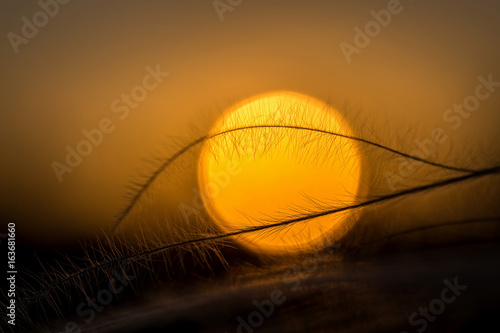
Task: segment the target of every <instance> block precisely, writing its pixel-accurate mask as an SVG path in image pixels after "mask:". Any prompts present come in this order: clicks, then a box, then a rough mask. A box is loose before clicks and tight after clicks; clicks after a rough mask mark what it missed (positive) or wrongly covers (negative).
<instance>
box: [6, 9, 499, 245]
mask: <svg viewBox="0 0 500 333" xmlns="http://www.w3.org/2000/svg"><path fill="white" fill-rule="evenodd" d="M401 5H402V6H403V8H404V9H403V10H402V12H401V13H399V14H397V15H394V17H393V18H392V21H391V23H390V24H389V25H388V26H387V27H385V28H383V29H382V30H381V32H380V35H378V36H376V37H373V39H372V40H371V42H370V45H368V46H367V47H366V48H363V49H362V50H361V52H360V53H359V54H355V55H353V57H352V62H351V63H349V64H348V63H347V62H346V59H345V57H344V55H343V53H342V51H341V49H340V47H339V44H340V43H342V42H346V43H353V40H354V37H355V31H354V30H353V29H354V27H356V26H359V27H363V26H364V25H365V24H366V23H367V22H369V21H370V20H373V17H372V16H371V15H370V11H372V10H375V11H379V10H383V9H385V8H387V1H362V2H356V3H355V4H353V3H352V2H350V1H343V2H332V1H319V0H317V1H284V0H282V1H264V0H261V1H243V3H242V4H241V5H239V6H237V7H236V8H234V10H233V11H232V12H227V13H225V19H224V21H223V22H221V21H220V19H219V17H218V15H217V13H216V11H215V9H214V7H213V5H212V1H177V2H165V1H150V0H148V1H128V0H127V1H117V0H112V1H106V2H102V1H85V2H81V1H80V2H78V1H73V2H69V3H68V4H66V5H61V6H60V8H59V12H58V13H57V14H56V15H55V16H54V17H51V18H50V19H49V23H48V24H47V25H46V26H44V27H42V28H40V29H39V31H38V33H37V35H36V36H35V37H33V38H32V39H30V40H29V42H28V43H27V44H25V45H24V44H23V45H20V46H19V52H18V53H17V54H16V53H15V52H14V49H13V47H12V45H11V43H10V42H9V39H8V38H4V39H3V42H2V43H1V44H0V48H1V55H0V57H1V58H2V59H1V60H2V61H1V62H0V72H1V73H2V80H1V83H0V89H1V91H2V99H1V100H0V103H1V113H0V136H1V137H0V150H1V151H2V162H1V163H0V171H1V173H0V175H1V185H2V200H0V202H1V204H0V219H2V220H5V221H13V220H14V221H16V222H17V224H18V225H19V226H20V227H19V229H18V234H19V237H21V238H22V239H25V240H27V241H28V240H29V241H36V242H39V243H40V242H41V243H45V244H50V243H51V242H53V241H54V240H61V239H63V240H66V241H68V240H70V241H72V240H75V239H79V238H81V237H85V236H88V235H90V234H91V233H93V231H94V230H95V229H96V228H98V227H102V228H108V227H109V226H110V225H111V224H112V223H113V216H114V215H115V214H116V213H117V212H118V210H119V208H120V207H121V206H122V205H123V203H124V200H123V195H124V193H125V192H126V185H127V184H128V183H129V182H130V180H131V176H133V175H135V174H137V172H139V173H141V172H144V170H145V167H144V162H143V159H144V158H150V157H152V156H153V155H154V154H155V152H158V151H160V152H163V148H162V143H168V142H169V138H168V137H169V136H173V137H177V138H179V137H180V138H192V137H193V133H197V134H203V131H204V130H206V129H208V128H209V127H210V125H211V124H213V122H214V121H215V120H216V119H217V116H218V115H220V114H221V113H222V112H223V110H224V109H226V108H227V107H229V106H230V105H232V104H234V103H236V102H239V101H240V100H242V99H244V98H248V97H251V96H254V95H256V94H260V93H266V92H270V91H276V90H292V91H297V92H300V93H303V94H306V95H310V96H313V97H315V98H318V99H320V100H323V101H327V100H328V101H329V102H330V103H331V105H332V106H334V107H335V108H337V109H339V110H342V109H343V106H344V105H345V103H349V105H351V107H352V108H354V109H355V110H359V117H358V118H357V120H356V126H355V127H356V129H360V132H359V133H357V134H359V135H361V136H362V135H364V133H363V131H362V130H361V129H363V128H364V123H366V124H368V123H369V125H370V126H372V127H375V128H380V129H381V131H380V133H379V134H380V137H381V138H382V139H383V140H387V141H386V142H388V143H394V142H393V141H391V140H392V138H393V137H394V135H395V134H396V133H398V131H400V133H399V134H400V135H401V137H404V133H405V130H406V129H407V128H408V127H410V128H414V133H413V135H414V137H415V138H420V139H424V138H426V137H429V135H430V134H429V133H430V132H431V131H432V130H433V129H434V128H436V127H437V126H439V127H442V128H443V129H445V130H446V133H447V134H448V135H449V138H450V139H449V140H448V141H447V142H446V143H444V144H443V146H442V148H440V149H442V150H440V152H441V151H442V155H439V156H441V157H443V158H444V157H446V158H449V159H450V160H452V161H457V160H460V158H461V157H462V154H463V149H462V147H464V144H469V145H470V146H471V147H473V149H475V148H474V147H483V148H481V149H482V150H485V151H486V154H494V153H492V152H491V150H490V148H491V147H495V146H498V140H499V137H498V135H497V134H496V133H497V131H498V127H499V125H500V116H499V113H498V107H499V106H500V93H498V92H497V93H494V94H492V96H491V98H488V99H487V100H485V101H482V102H481V105H480V107H479V109H478V110H477V111H475V113H473V114H472V115H471V116H470V117H469V118H467V119H465V120H464V122H463V124H462V125H461V127H460V129H458V130H456V131H455V130H451V129H450V124H447V123H446V122H444V121H443V119H442V117H443V113H444V112H445V110H446V109H448V108H450V107H452V106H453V104H454V103H461V102H462V101H463V100H464V98H465V97H466V96H468V95H470V94H472V93H474V90H475V88H476V86H477V84H478V80H477V77H478V76H479V75H483V76H485V77H486V76H488V75H489V74H492V75H493V78H495V79H496V80H497V81H500V64H499V62H498V59H500V48H498V45H499V38H500V37H499V35H498V31H500V22H499V20H498V19H497V16H498V15H497V13H498V11H499V9H500V8H499V4H498V3H497V2H494V1H465V0H461V1H454V2H453V5H451V4H450V3H449V2H446V1H413V2H409V1H401ZM39 10H40V7H39V6H38V4H37V3H36V2H32V3H15V4H14V3H11V2H8V3H6V2H4V3H2V4H1V5H0V13H1V14H0V16H2V20H1V24H0V27H1V30H2V31H3V32H4V36H5V35H7V34H8V33H9V32H14V33H16V34H19V33H21V27H22V25H23V21H22V17H23V16H26V17H29V18H31V17H32V16H33V14H34V13H36V12H37V11H39ZM147 66H150V67H151V68H156V67H157V66H159V68H160V69H161V71H164V72H168V73H169V75H168V77H165V78H164V80H163V81H162V82H161V83H159V84H158V86H157V87H156V88H155V89H153V90H151V91H148V92H147V97H146V98H145V99H144V100H143V101H141V102H140V103H138V105H137V106H136V107H134V108H130V110H129V111H130V112H129V113H128V116H127V117H126V118H125V119H120V118H119V117H120V115H122V114H123V113H121V112H114V111H113V108H112V103H113V101H115V100H116V99H117V98H118V99H119V98H120V97H121V96H122V94H130V93H131V90H132V89H133V88H134V87H136V86H138V85H143V82H144V81H143V80H144V78H145V76H146V75H148V73H149V72H148V70H147V69H146V67H147ZM151 82H153V81H151ZM120 106H122V107H123V106H124V104H120ZM106 118H107V119H110V120H111V121H112V124H113V125H114V126H115V128H114V130H113V131H112V132H111V133H109V134H105V135H104V137H103V140H102V143H100V144H99V146H97V147H94V148H93V150H92V153H91V154H89V156H87V157H84V158H83V160H82V162H81V164H79V165H78V166H77V167H75V168H74V170H73V172H72V173H66V174H64V177H63V178H64V180H63V181H62V182H59V180H58V177H57V176H56V175H55V172H54V170H53V166H52V165H53V162H54V161H58V162H61V163H63V162H64V159H65V156H66V154H67V152H66V147H67V146H68V145H69V146H70V147H73V148H75V147H76V146H77V144H78V143H79V142H80V141H81V140H82V139H85V137H84V136H83V134H82V130H84V129H86V130H91V129H94V128H97V127H98V126H99V124H100V123H101V121H102V120H103V119H106ZM193 126H197V127H198V128H199V130H196V129H193ZM412 141H413V140H409V141H408V142H407V143H404V142H401V140H400V141H399V142H396V143H395V144H397V145H401V146H402V147H404V148H407V149H410V150H411V149H413V148H414V144H413V142H412ZM493 149H494V148H493ZM493 152H498V150H496V151H495V150H493ZM160 154H161V153H160ZM146 170H148V169H146ZM186 179H188V177H187V176H186ZM191 187H192V186H186V189H185V191H178V192H176V194H175V197H176V200H189V198H190V196H191ZM170 195H172V194H170ZM179 198H182V199H179ZM41 235H43V236H41Z"/></svg>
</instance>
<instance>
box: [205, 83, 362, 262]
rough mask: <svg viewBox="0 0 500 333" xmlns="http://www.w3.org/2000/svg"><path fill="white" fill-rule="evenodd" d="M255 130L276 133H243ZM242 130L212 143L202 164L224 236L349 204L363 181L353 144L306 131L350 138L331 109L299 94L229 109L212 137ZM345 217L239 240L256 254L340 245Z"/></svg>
mask: <svg viewBox="0 0 500 333" xmlns="http://www.w3.org/2000/svg"><path fill="white" fill-rule="evenodd" d="M255 125H257V126H263V125H273V126H275V127H273V128H269V127H259V128H248V126H255ZM276 126H280V127H276ZM282 126H286V128H284V127H282ZM291 126H293V127H295V128H293V129H292V128H289V127H291ZM241 127H246V128H245V129H241V130H237V131H231V132H230V133H228V134H224V135H219V136H216V137H214V138H213V139H211V140H209V141H208V142H207V143H206V145H205V147H204V149H203V153H202V156H201V159H200V165H199V174H198V178H199V182H200V188H201V193H202V197H203V200H204V203H205V206H206V207H207V210H208V211H209V213H210V214H211V216H212V217H213V219H214V220H215V222H216V223H217V224H218V225H219V226H220V228H222V229H223V230H224V231H227V232H231V231H235V230H238V229H242V228H247V227H251V226H255V225H261V224H268V223H271V221H272V220H274V221H276V220H278V219H279V220H282V219H289V218H290V217H291V215H294V216H296V215H297V214H301V213H304V212H308V211H318V210H320V209H322V208H321V207H318V203H320V204H321V205H324V206H329V207H331V206H333V205H337V206H339V205H340V206H343V205H345V204H349V203H350V202H353V200H354V197H355V195H356V193H357V192H358V186H359V174H360V161H359V158H358V154H357V150H356V147H355V146H354V143H353V142H352V141H351V140H349V139H345V138H341V137H338V136H337V137H336V136H332V135H328V134H325V133H320V132H317V131H311V130H306V129H305V128H314V129H317V130H323V131H331V132H336V133H341V134H344V135H352V133H351V132H350V130H349V128H348V126H347V125H346V123H345V121H344V120H343V119H342V117H341V116H340V114H339V113H338V112H337V111H336V110H334V109H332V108H331V107H329V106H327V105H325V103H322V102H320V101H318V100H315V99H313V98H311V97H308V96H304V95H300V94H296V93H290V92H279V93H273V94H268V95H263V96H257V97H255V98H252V99H249V100H247V101H244V102H243V103H241V104H239V105H237V106H235V107H233V108H231V109H230V110H228V112H227V113H226V114H225V115H224V116H223V117H222V118H221V119H220V120H219V121H218V122H217V124H215V126H214V127H213V129H212V131H211V134H215V133H220V132H224V131H227V130H229V129H234V128H241ZM311 198H312V199H314V201H315V202H312V201H311ZM348 217H349V215H348V214H335V215H334V216H325V217H320V218H315V219H311V220H309V221H307V222H300V223H297V224H294V225H290V226H286V227H283V228H280V229H277V230H275V229H267V230H265V231H259V232H255V233H249V234H244V235H240V236H238V240H239V241H240V242H241V244H242V245H244V246H247V247H249V248H251V249H252V250H254V251H258V252H265V253H273V254H280V253H288V252H295V251H298V250H301V249H309V248H312V247H314V246H316V245H318V243H320V242H322V241H323V240H324V239H325V237H328V238H329V239H332V238H334V239H338V238H339V237H340V236H342V235H343V234H344V233H345V232H346V231H347V230H348V225H347V219H348Z"/></svg>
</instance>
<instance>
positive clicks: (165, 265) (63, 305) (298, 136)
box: [19, 114, 500, 325]
mask: <svg viewBox="0 0 500 333" xmlns="http://www.w3.org/2000/svg"><path fill="white" fill-rule="evenodd" d="M289 119H293V121H288V122H286V121H285V122H284V121H283V119H273V118H267V119H260V120H259V121H256V120H255V119H246V120H245V119H243V120H242V121H241V122H238V123H239V124H240V125H238V126H236V125H235V124H229V125H227V126H226V127H225V128H223V129H214V130H212V131H211V132H210V133H209V134H207V135H203V136H200V137H198V138H196V139H194V140H191V141H190V142H189V143H187V144H184V145H181V146H180V147H178V148H177V149H176V150H175V151H174V152H173V153H171V154H170V155H168V156H167V157H165V158H163V159H162V158H157V161H158V164H157V165H156V166H155V167H154V168H153V171H152V173H151V174H149V175H147V176H146V177H144V178H142V180H143V181H142V182H137V183H136V184H135V185H133V186H132V187H131V189H132V191H133V192H132V194H131V196H130V200H129V202H128V204H127V205H126V206H125V208H124V210H123V211H122V212H121V213H120V214H119V216H118V218H117V220H116V222H115V224H114V225H113V228H112V230H113V231H112V232H108V231H103V232H102V233H99V236H100V237H99V239H101V241H98V242H94V243H87V244H84V245H83V247H82V249H83V251H84V254H85V256H84V258H80V259H79V258H73V257H71V258H70V257H67V258H66V259H65V260H63V261H61V262H60V263H58V264H57V266H54V267H45V272H44V273H43V275H42V276H41V277H40V278H38V277H33V278H30V277H27V280H31V281H33V280H39V284H38V285H34V284H32V283H31V284H26V285H25V286H24V288H23V289H22V293H21V295H20V296H19V303H20V304H22V306H21V308H19V315H20V321H21V322H24V323H27V324H28V325H37V324H38V322H35V321H34V320H33V319H31V318H37V319H36V321H39V320H40V319H39V318H40V317H42V316H45V317H46V318H47V319H50V318H51V317H52V316H53V315H58V316H60V317H65V316H67V315H68V311H66V310H65V309H73V308H75V306H76V305H77V304H79V303H80V302H81V301H82V300H85V299H88V298H89V297H92V295H95V294H96V293H97V292H98V291H99V289H100V288H102V286H104V285H109V283H110V281H113V279H114V278H115V277H116V274H115V272H120V273H123V274H126V275H127V276H134V281H130V282H131V283H130V284H131V286H132V287H131V289H130V290H129V291H128V292H127V293H126V294H125V295H123V297H127V294H128V295H131V293H133V292H134V290H135V289H136V288H139V287H140V286H141V285H143V284H144V283H147V282H157V283H160V282H161V281H165V280H166V279H170V278H171V277H172V276H173V275H174V276H175V275H176V274H178V273H179V272H180V271H186V270H190V269H192V267H203V268H204V269H206V270H207V271H210V270H213V269H214V267H215V266H217V265H219V266H220V267H223V268H227V267H229V261H228V257H227V253H228V252H227V250H228V249H230V248H234V247H236V246H237V241H238V238H239V237H241V236H243V235H246V234H257V235H259V234H261V235H267V234H269V233H274V234H276V235H277V237H280V235H283V234H286V231H287V228H290V227H291V226H294V225H300V224H304V225H305V224H307V223H309V222H310V221H311V220H314V219H315V218H319V217H324V216H332V217H333V216H336V215H339V214H346V213H347V212H359V215H357V216H360V217H362V216H363V215H362V214H361V212H363V210H365V209H367V208H372V207H375V208H376V207H379V206H380V205H382V204H384V203H394V202H397V201H398V200H401V199H402V198H406V197H408V196H412V195H420V194H425V193H429V192H431V191H434V190H439V189H443V188H448V187H452V186H457V185H459V184H461V185H462V186H466V185H467V183H470V182H473V181H480V180H484V179H485V178H489V179H493V181H498V174H499V173H500V166H495V165H490V166H488V167H481V168H477V169H471V168H468V167H462V166H454V165H447V164H445V163H441V162H436V161H432V160H428V159H421V158H417V157H414V156H411V155H410V154H408V153H406V152H404V151H402V150H399V149H396V148H393V147H390V146H388V145H385V144H381V143H378V142H376V141H373V140H370V139H366V138H363V137H358V136H352V135H345V134H344V133H342V132H339V131H334V130H332V129H331V128H328V123H326V126H319V127H318V126H315V124H318V123H320V124H321V123H322V122H321V121H320V122H317V121H315V122H310V121H308V120H307V119H306V118H304V117H301V116H300V114H292V115H291V117H290V118H289ZM245 121H246V122H248V124H246V125H241V123H243V124H244V123H245ZM233 125H234V126H233ZM248 135H250V136H251V137H253V138H255V141H256V142H257V141H258V142H263V143H264V144H265V149H263V150H262V152H261V154H269V153H270V152H272V148H273V147H274V146H275V145H277V144H279V142H280V141H281V140H283V139H285V138H286V139H287V140H288V141H289V142H292V143H294V144H296V145H297V147H298V148H300V147H301V145H302V144H303V142H315V141H318V140H320V139H324V138H325V137H326V138H329V139H330V143H331V145H330V146H326V147H325V151H326V152H327V153H325V155H327V156H335V151H334V149H333V148H332V147H334V146H335V143H336V140H338V139H339V138H342V139H345V140H348V141H349V142H353V143H355V144H356V145H358V146H361V147H362V148H361V151H369V153H371V154H373V153H374V151H375V150H376V151H379V152H381V153H385V154H392V155H395V156H400V157H404V158H407V159H411V160H414V161H416V162H418V163H421V164H423V165H426V166H427V167H428V168H432V169H435V170H437V171H439V174H438V175H439V177H440V179H437V180H433V181H430V182H427V183H424V184H421V185H418V186H412V187H409V188H407V189H404V190H400V191H396V192H389V191H387V192H386V193H382V194H377V195H373V194H369V195H366V196H363V197H359V198H355V200H354V202H351V203H350V204H343V203H342V202H339V200H335V199H332V201H331V202H324V201H319V200H315V198H310V200H311V201H312V202H313V203H314V205H313V206H312V208H307V209H301V207H300V206H299V207H297V206H295V207H293V206H292V207H291V208H290V210H289V211H286V212H281V213H280V214H277V215H276V216H271V217H268V218H264V219H254V221H253V222H254V223H253V225H252V226H251V227H247V228H241V229H239V230H234V231H232V232H224V231H222V230H220V229H219V228H218V227H217V226H216V225H215V224H213V223H211V221H210V220H211V217H210V216H209V215H208V214H206V213H202V214H200V215H199V216H197V218H198V221H197V223H193V224H192V225H190V226H185V225H183V224H181V223H179V216H178V215H176V214H171V215H162V216H161V217H159V216H156V218H155V219H153V220H152V221H146V222H148V223H144V222H145V221H141V219H140V218H139V219H138V218H137V216H141V213H142V212H143V211H144V210H143V207H142V206H144V205H146V206H147V204H148V200H149V197H150V196H151V194H150V193H149V192H154V191H152V190H153V189H154V187H155V186H158V185H161V183H162V181H164V180H165V179H167V180H168V179H175V176H176V172H178V170H176V169H175V164H176V163H180V162H181V160H182V159H183V158H186V157H188V158H189V157H193V156H197V154H198V153H199V152H200V151H199V146H200V145H203V144H206V143H209V142H212V146H211V147H212V149H216V150H217V152H222V153H223V154H229V155H230V154H234V153H235V152H236V153H237V152H238V150H239V149H246V148H247V147H241V145H240V144H239V143H240V142H242V141H243V140H242V136H248ZM228 147H230V149H229V150H228ZM224 149H226V150H224ZM298 158H304V161H305V162H310V159H309V158H307V157H303V156H298ZM315 160H317V159H315ZM323 160H325V161H328V159H327V158H325V159H323ZM380 161H385V159H381V160H378V161H377V160H375V161H371V162H370V163H371V165H372V166H376V165H377V162H378V163H380ZM437 171H435V172H437ZM290 204H291V205H293V203H290ZM134 214H135V215H134ZM127 219H131V220H132V221H131V222H130V221H127V222H128V223H134V222H137V223H141V225H140V228H139V230H140V232H138V233H136V234H135V235H134V238H133V239H131V238H130V236H129V235H124V234H123V233H122V232H121V230H120V228H119V227H120V225H121V224H122V223H124V222H125V221H126V220H127ZM142 219H144V218H142ZM499 220H500V218H499V217H498V216H495V215H492V216H476V217H473V218H467V219H463V220H453V221H450V222H449V223H443V222H442V221H441V222H439V223H434V224H433V225H432V226H426V227H425V228H427V229H428V228H438V227H439V228H442V227H451V226H456V225H458V224H472V223H491V222H498V221H499ZM365 224H366V223H365ZM180 226H181V227H180ZM421 230H422V229H419V228H418V227H414V228H408V229H407V230H403V231H399V232H394V233H392V234H388V235H384V236H383V237H379V238H377V237H374V235H371V234H368V235H366V234H365V235H364V236H363V237H362V239H359V237H357V238H356V237H355V238H352V237H351V240H353V239H354V241H352V242H351V243H349V240H346V241H345V244H348V245H349V246H344V247H343V248H357V247H359V246H366V245H368V244H370V243H376V242H382V241H384V240H387V239H389V238H394V237H398V236H400V235H402V234H404V233H407V234H408V233H415V232H419V231H421ZM361 234H362V232H361ZM103 235H104V236H103ZM146 235H147V236H146ZM330 240H331V242H334V241H335V242H338V241H339V239H336V238H335V236H334V235H332V237H331V239H330ZM340 241H341V242H342V240H340ZM42 266H44V265H42ZM111 286H112V287H113V288H117V287H119V286H116V285H115V284H114V283H111ZM120 297H122V295H120ZM117 299H118V298H117ZM70 311H71V310H70ZM69 314H71V312H70V313H69Z"/></svg>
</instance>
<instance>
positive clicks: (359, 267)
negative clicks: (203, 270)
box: [56, 243, 500, 333]
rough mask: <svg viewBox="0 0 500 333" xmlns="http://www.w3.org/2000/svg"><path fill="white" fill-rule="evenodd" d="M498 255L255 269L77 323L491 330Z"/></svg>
mask: <svg viewBox="0 0 500 333" xmlns="http://www.w3.org/2000/svg"><path fill="white" fill-rule="evenodd" d="M499 255H500V244H499V243H489V244H474V245H461V246H454V247H446V248H433V249H428V250H418V251H416V250H413V251H405V252H400V251H394V252H392V253H386V254H384V255H380V254H379V255H364V256H355V257H354V258H353V259H349V260H347V261H344V262H343V263H342V262H340V261H339V260H338V256H336V255H335V254H331V255H328V256H326V257H321V258H320V257H314V256H311V257H305V258H302V259H303V260H300V261H298V262H296V263H295V264H292V265H290V264H286V265H285V264H281V265H276V264H273V265H268V266H267V267H266V266H264V267H260V268H257V267H255V266H249V265H247V266H245V267H243V268H238V269H237V271H234V270H230V272H228V273H227V275H226V276H225V277H218V278H217V279H210V280H200V281H199V282H197V283H193V284H190V285H189V287H187V286H185V285H183V284H178V285H173V286H168V287H156V288H154V289H153V288H152V289H150V290H149V291H142V292H141V294H140V296H139V297H138V298H137V299H134V300H128V301H126V302H124V303H122V304H120V305H118V306H115V305H109V306H108V307H106V308H105V309H104V310H103V311H102V312H101V313H98V314H97V315H96V317H95V320H93V321H92V322H90V323H89V324H85V322H84V321H83V319H84V317H78V316H75V317H74V318H72V319H73V320H74V321H75V322H77V323H78V324H79V328H80V329H81V330H82V332H120V333H127V332H245V333H247V332H339V333H341V332H351V333H354V332H395V333H399V332H424V331H425V332H490V331H491V332H493V331H496V330H497V328H496V327H497V325H498V324H497V322H498V318H500V305H499V299H500V297H499V296H500V287H499V283H500V261H499ZM445 280H446V281H447V282H445ZM450 285H451V286H452V287H450ZM454 285H455V286H454ZM457 285H458V286H457ZM465 286H466V287H465ZM451 289H454V290H451ZM429 308H430V309H429ZM419 311H420V313H419ZM410 319H411V323H410V321H409V320H410ZM56 327H64V324H63V323H62V322H61V323H57V324H56ZM61 331H63V330H61Z"/></svg>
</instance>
